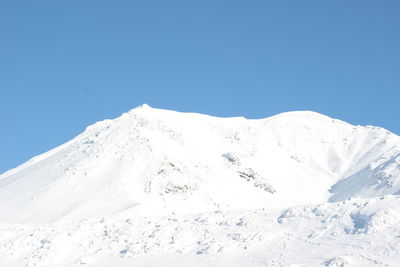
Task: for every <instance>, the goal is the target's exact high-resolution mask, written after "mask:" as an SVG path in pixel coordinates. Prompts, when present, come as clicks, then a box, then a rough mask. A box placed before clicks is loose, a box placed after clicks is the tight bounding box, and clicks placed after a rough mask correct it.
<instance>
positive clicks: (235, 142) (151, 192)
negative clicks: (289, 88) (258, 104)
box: [0, 105, 400, 266]
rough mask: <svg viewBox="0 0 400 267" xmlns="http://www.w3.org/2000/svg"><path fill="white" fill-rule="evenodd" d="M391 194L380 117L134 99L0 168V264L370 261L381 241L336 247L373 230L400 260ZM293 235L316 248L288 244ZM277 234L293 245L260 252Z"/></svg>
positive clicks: (395, 144)
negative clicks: (353, 121)
mask: <svg viewBox="0 0 400 267" xmlns="http://www.w3.org/2000/svg"><path fill="white" fill-rule="evenodd" d="M399 195H400V137H399V136H397V135H395V134H393V133H390V132H388V131H387V130H385V129H382V128H379V127H372V126H353V125H350V124H348V123H345V122H343V121H340V120H336V119H332V118H329V117H327V116H324V115H321V114H318V113H315V112H310V111H298V112H287V113H282V114H279V115H276V116H273V117H269V118H265V119H254V120H249V119H245V118H242V117H238V118H217V117H211V116H207V115H201V114H193V113H179V112H174V111H167V110H161V109H155V108H151V107H149V106H147V105H143V106H140V107H138V108H135V109H133V110H131V111H129V112H127V113H125V114H123V115H122V116H121V117H119V118H117V119H114V120H105V121H101V122H98V123H95V124H94V125H91V126H89V127H88V128H87V129H86V130H85V131H84V132H83V133H82V134H80V135H79V136H77V137H76V138H74V139H72V140H71V141H69V142H67V143H65V144H63V145H61V146H59V147H57V148H55V149H53V150H51V151H49V152H47V153H44V154H42V155H39V156H37V157H35V158H33V159H31V160H30V161H28V162H26V163H24V164H22V165H21V166H19V167H17V168H15V169H12V170H10V171H8V172H5V173H3V174H1V175H0V211H1V212H0V223H2V224H0V226H1V228H0V242H1V240H3V241H4V242H3V244H1V243H0V264H1V263H2V260H1V258H4V259H5V260H4V261H3V262H5V263H7V264H8V265H7V266H9V265H10V264H11V266H12V265H15V266H19V265H18V264H28V265H36V264H39V265H41V264H44V265H45V264H49V266H67V265H68V264H72V265H74V264H83V263H88V264H90V263H93V264H95V265H94V266H100V265H101V264H105V265H104V266H108V265H110V264H111V263H110V261H113V262H116V261H118V262H120V265H123V264H133V263H134V264H138V265H135V266H145V265H146V264H149V266H152V265H153V266H159V265H160V262H157V261H156V260H155V259H154V258H152V257H145V256H143V255H148V254H151V255H163V257H164V258H163V262H164V263H166V264H171V266H174V265H176V264H177V261H176V260H175V259H176V257H178V256H176V255H180V256H179V257H178V258H179V259H180V260H182V261H183V263H182V266H184V265H194V263H195V262H198V261H197V260H195V259H194V258H193V257H201V259H202V261H203V260H205V261H206V262H208V263H206V265H209V266H214V265H215V266H217V265H218V266H220V265H221V264H222V265H224V264H225V265H226V266H228V265H229V266H232V265H233V266H234V263H237V264H239V263H240V264H243V266H262V265H266V266H288V265H289V264H300V265H296V266H303V265H301V264H306V265H304V266H312V265H317V261H312V260H311V259H314V260H315V259H316V257H317V256H316V255H317V254H319V253H320V256H321V259H320V261H319V262H318V264H325V265H326V266H342V265H343V266H345V264H346V262H350V263H354V264H361V265H360V266H367V265H368V264H371V262H373V260H375V261H377V264H378V265H379V261H380V260H382V257H384V255H386V254H384V253H385V252H382V253H383V254H379V255H377V256H376V259H375V258H373V257H372V258H371V260H370V261H369V260H366V259H365V257H364V258H363V257H362V256H360V255H361V254H360V253H361V252H360V253H359V254H357V253H358V252H357V251H356V252H354V253H352V254H351V255H350V254H349V255H350V256H348V257H347V256H346V255H345V256H346V257H347V258H346V257H345V256H343V255H341V256H343V257H339V256H338V255H336V254H337V253H338V251H340V253H344V252H346V250H343V249H342V248H341V247H340V244H346V245H343V246H345V247H346V246H347V248H351V246H360V244H361V243H363V242H364V241H365V240H364V241H363V240H361V241H354V242H353V241H351V242H348V241H346V240H347V239H346V237H349V236H353V238H354V234H360V233H363V234H369V233H371V235H376V231H378V230H379V231H384V233H383V232H382V233H383V234H384V235H388V233H391V234H393V233H398V234H399V237H391V239H390V240H391V241H390V242H391V243H390V244H386V245H387V246H389V245H390V246H392V248H391V249H389V250H388V251H390V253H392V254H390V253H389V252H387V255H389V256H388V257H389V258H390V257H391V258H392V259H400V255H399V250H398V249H397V248H393V246H395V245H397V246H398V247H400V230H399V229H398V228H396V227H397V226H400V205H397V204H399V203H400V198H399V197H400V196H399ZM350 198H352V199H351V200H348V199H350ZM369 206H371V207H370V208H369ZM388 206H390V207H391V208H387V207H388ZM397 207H399V208H397ZM133 218H134V219H133ZM132 220H134V221H132ZM146 221H147V222H148V223H146ZM156 225H158V226H157V227H156ZM216 225H219V226H216ZM377 225H378V226H377ZM239 226H240V227H242V228H241V230H240V231H239V232H237V231H236V230H234V228H237V227H239ZM374 227H375V228H374ZM387 227H389V228H390V227H392V228H390V229H391V230H390V231H392V232H390V231H389V230H388V229H387ZM108 228H110V229H108ZM60 229H61V230H60ZM104 229H106V230H104ZM173 229H174V230H173ZM177 229H178V230H177ZM232 229H233V230H232ZM371 229H372V230H371ZM374 229H375V230H376V231H375V230H374ZM377 229H378V230H377ZM382 229H383V230H382ZM103 230H104V231H106V232H107V234H104V233H105V232H102V231H103ZM270 231H275V232H276V233H274V234H273V235H268V234H267V233H268V232H270ZM379 231H378V232H379ZM388 231H389V232H388ZM393 231H394V232H393ZM396 231H397V232H396ZM35 233H36V234H35ZM55 233H58V234H55ZM156 233H157V234H156ZM287 233H291V235H287V236H286V238H287V240H286V241H285V240H278V241H277V240H276V238H277V237H278V236H281V237H282V235H286V234H287ZM235 234H236V235H235ZM35 235H36V236H35ZM64 235H65V236H64ZM68 235H69V237H67V236H68ZM199 235H200V236H199ZM335 235H343V236H344V237H343V238H342V239H339V240H336V239H332V238H331V239H329V238H328V237H327V236H330V237H332V236H335ZM121 236H122V237H121ZM156 236H157V237H156ZM294 236H295V237H296V238H294ZM369 236H370V235H368V238H370V237H369ZM379 237H382V236H379ZM51 238H53V239H52V240H50V239H51ZM54 238H55V239H54ZM108 238H111V240H108ZM121 238H122V239H124V238H125V241H126V242H125V241H121ZM307 238H310V239H312V240H314V241H315V238H319V239H324V241H323V242H322V241H321V242H319V243H320V244H318V245H317V244H314V245H310V243H307V242H305V241H304V240H306V239H307ZM368 238H367V239H368ZM371 238H372V237H371ZM82 239H85V240H86V241H88V240H90V242H91V243H90V242H89V241H88V242H89V243H85V242H86V241H84V240H82ZM303 239H304V240H303ZM57 240H58V241H57ZM66 240H67V241H66ZM104 240H107V242H106V243H104V242H105V241H104ZM113 240H114V241H115V242H114V241H113ZM132 240H135V241H136V242H138V241H140V242H139V243H132V242H133V241H132ZM232 240H233V241H232ZM296 240H297V241H296ZM349 240H353V239H349ZM131 241H132V242H131ZM367 241H368V242H370V240H369V239H368V240H367ZM367 241H365V242H367ZM35 242H36V243H35ZM113 242H114V243H113ZM129 242H130V243H129ZM168 242H172V243H168ZM232 242H233V243H232ZM272 242H275V243H274V244H275V245H273V243H272ZM285 242H286V243H285ZM310 242H311V241H310ZM324 242H325V243H324ZM335 242H336V243H335ZM352 242H353V243H352ZM357 242H358V243H357ZM388 242H389V241H388ZM164 243H165V244H164ZM236 243H237V244H236ZM305 243H307V244H308V246H305V247H307V248H311V247H312V250H313V251H314V253H316V255H314V254H307V253H305V252H304V251H302V250H299V249H296V248H295V247H296V246H297V245H301V246H303V247H304V244H305ZM157 244H158V245H157ZM160 244H163V245H160ZM232 244H234V245H232ZM321 244H325V246H326V247H324V246H322V247H321ZM366 244H367V243H366ZM65 246H66V248H65ZM105 246H106V247H107V249H105ZM286 246H288V247H292V250H293V254H292V256H291V257H292V258H286V259H282V257H281V258H279V257H276V260H275V262H274V261H273V260H271V259H268V260H266V259H264V260H262V259H261V258H262V257H263V255H264V254H265V252H263V248H265V249H270V251H274V253H278V254H279V253H283V254H284V255H287V253H288V251H286V252H284V250H285V247H286ZM377 246H378V245H377ZM382 246H383V245H382ZM77 247H84V248H85V250H83V251H82V250H79V249H77ZM250 247H252V249H251V250H248V249H249V248H250ZM317 247H319V249H320V250H318V248H317ZM329 247H331V248H333V247H334V248H336V250H332V251H331V252H332V253H331V254H332V255H331V256H332V257H331V258H324V255H323V254H324V251H325V250H329ZM378 247H379V246H378ZM227 248H229V249H227ZM365 248H366V249H368V248H370V249H375V251H377V248H376V247H374V246H370V247H368V245H365ZM15 250H19V252H18V253H17V252H15ZM350 250H351V249H350ZM21 251H22V252H21ZM77 251H79V253H77ZM99 251H102V252H99ZM238 251H241V252H240V253H245V254H246V255H244V256H243V257H241V256H240V257H239V256H235V257H234V258H235V259H236V258H237V260H233V261H232V262H229V261H227V260H226V257H227V256H226V255H230V256H232V255H233V254H232V253H234V255H242V254H240V253H239V254H237V252H238ZM279 251H280V252H279ZM342 251H343V252H342ZM348 251H349V250H347V252H348ZM385 251H386V250H385ZM45 252H46V253H45ZM364 252H365V251H364ZM38 253H39V254H40V253H45V254H43V255H41V254H40V255H39V254H38ZM82 253H83V254H82ZM171 253H172V254H171ZM224 253H228V254H224ZM229 253H231V254H229ZM296 253H297V254H296ZM335 253H336V254H335ZM175 254H176V255H175ZM183 254H184V255H185V256H183ZM211 254H212V255H213V256H210V255H211ZM96 255H98V256H96ZM206 255H208V256H206ZM224 255H225V256H224ZM265 255H267V254H265ZM265 255H264V256H265ZM273 255H275V254H273ZM276 255H277V254H276ZM382 255H383V256H382ZM230 256H229V257H230ZM110 257H111V258H110ZM138 257H139V258H138ZM143 257H144V258H143ZM238 257H239V258H241V259H240V260H239V258H238ZM71 258H72V259H73V260H71ZM278 258H279V259H278ZM88 259H89V260H88ZM290 259H292V260H290ZM180 260H179V261H180ZM399 262H400V261H399ZM381 263H382V264H383V263H384V262H383V261H382V262H381ZM274 264H275V265H274ZM279 264H280V265H279ZM310 264H311V265H310ZM335 264H336V265H335ZM366 264H367V265H366ZM385 264H386V263H385ZM387 264H389V266H391V265H390V264H391V262H390V260H389V261H388V263H387ZM199 265H204V262H202V264H199ZM21 266H23V265H21ZM293 266H295V265H293ZM393 266H394V265H393Z"/></svg>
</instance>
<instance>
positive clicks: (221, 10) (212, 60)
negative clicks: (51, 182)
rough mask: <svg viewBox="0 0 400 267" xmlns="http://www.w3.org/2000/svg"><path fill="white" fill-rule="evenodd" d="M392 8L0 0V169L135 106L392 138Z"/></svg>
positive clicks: (397, 36) (397, 45) (396, 106)
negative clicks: (295, 115)
mask: <svg viewBox="0 0 400 267" xmlns="http://www.w3.org/2000/svg"><path fill="white" fill-rule="evenodd" d="M399 14H400V1H398V0H392V1H391V0H385V1H378V0H375V1H369V0H359V1H357V0H355V1H339V0H338V1H321V0H314V1H307V0H302V1H297V0H293V1H284V0H283V1H267V0H263V1H244V0H243V1H218V0H213V1H203V0H202V1H190V0H189V1H187V0H186V1H151V0H147V1H144V0H143V1H118V0H115V1H114V0H113V1H100V0H97V1H90V0H85V1H81V0H80V1H71V0H68V1H53V0H52V1H41V0H35V1H18V0H10V1H8V0H2V1H0V101H1V102H0V125H1V128H0V173H1V172H3V171H5V170H7V169H10V168H13V167H16V166H17V165H19V164H21V163H23V162H24V161H26V160H28V159H29V158H31V157H33V156H35V155H37V154H40V153H42V152H45V151H47V150H49V149H51V148H53V147H55V146H57V145H60V144H62V143H64V142H66V141H67V140H69V139H71V138H73V137H74V136H76V135H77V134H79V133H80V132H81V131H82V130H83V129H84V128H85V127H86V126H87V125H90V124H92V123H94V122H96V121H99V120H102V119H105V118H114V117H117V116H118V115H120V114H121V113H123V112H126V111H128V110H130V109H131V108H134V107H136V106H138V105H140V104H142V103H148V104H149V105H151V106H154V107H159V108H166V109H174V110H179V111H191V112H200V113H206V114H211V115H216V116H245V117H248V118H260V117H267V116H270V115H274V114H277V113H280V112H284V111H291V110H313V111H317V112H320V113H323V114H326V115H329V116H332V117H335V118H339V119H342V120H345V121H348V122H350V123H353V124H362V125H364V124H370V125H378V126H381V127H384V128H387V129H389V130H391V131H393V132H395V133H397V134H399V133H400V124H399V115H400V101H399V100H400V15H399Z"/></svg>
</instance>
